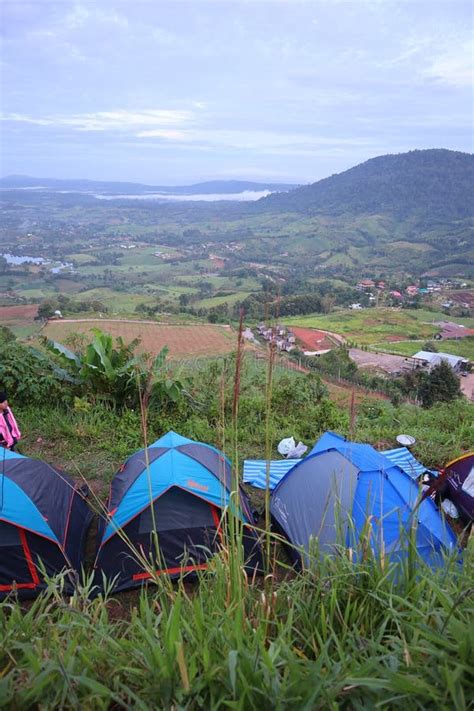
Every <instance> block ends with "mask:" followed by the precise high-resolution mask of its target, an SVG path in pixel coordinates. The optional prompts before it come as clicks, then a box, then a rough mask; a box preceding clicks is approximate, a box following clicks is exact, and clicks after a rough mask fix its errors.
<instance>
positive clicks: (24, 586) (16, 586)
mask: <svg viewBox="0 0 474 711" xmlns="http://www.w3.org/2000/svg"><path fill="white" fill-rule="evenodd" d="M18 532H19V534H20V540H21V545H22V546H23V553H24V554H25V558H26V563H27V565H28V570H29V572H30V575H31V577H32V579H33V582H32V583H17V582H13V583H12V584H11V585H0V592H11V591H12V590H34V589H35V588H36V586H37V585H39V582H40V579H39V577H38V572H37V570H36V566H35V564H34V562H33V557H32V555H31V551H30V547H29V545H28V541H27V538H26V533H25V531H24V530H23V528H19V529H18Z"/></svg>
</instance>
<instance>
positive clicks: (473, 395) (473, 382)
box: [460, 373, 474, 402]
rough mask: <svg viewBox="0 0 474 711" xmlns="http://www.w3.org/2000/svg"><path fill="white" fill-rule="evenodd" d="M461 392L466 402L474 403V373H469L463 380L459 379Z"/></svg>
mask: <svg viewBox="0 0 474 711" xmlns="http://www.w3.org/2000/svg"><path fill="white" fill-rule="evenodd" d="M460 381H461V391H462V393H463V394H464V395H465V396H466V397H467V399H468V400H471V401H472V402H474V373H469V374H468V375H466V377H464V378H460Z"/></svg>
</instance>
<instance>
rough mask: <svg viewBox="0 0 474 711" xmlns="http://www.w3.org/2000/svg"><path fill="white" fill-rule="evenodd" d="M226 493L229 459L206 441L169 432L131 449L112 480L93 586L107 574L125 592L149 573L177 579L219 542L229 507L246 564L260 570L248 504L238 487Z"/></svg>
mask: <svg viewBox="0 0 474 711" xmlns="http://www.w3.org/2000/svg"><path fill="white" fill-rule="evenodd" d="M231 492H232V473H231V464H230V462H229V460H228V459H227V458H226V457H225V456H224V455H223V454H222V453H221V452H219V450H217V449H215V448H214V447H212V446H210V445H208V444H203V443H201V442H194V441H193V440H190V439H187V438H186V437H182V436H181V435H179V434H176V433H175V432H168V434H166V435H164V436H163V437H161V439H159V440H157V441H156V442H154V444H152V445H150V446H149V447H148V448H147V449H146V450H145V449H142V450H140V451H138V452H136V453H135V454H133V455H132V456H131V457H130V458H129V459H128V460H127V461H126V462H125V464H124V465H123V466H122V468H121V469H120V470H119V472H118V473H117V474H116V476H115V477H114V479H113V481H112V484H111V489H110V495H109V499H108V504H107V517H106V519H105V520H104V521H103V522H102V524H101V526H100V530H99V549H98V554H97V558H96V563H95V569H96V579H97V583H98V585H99V586H100V585H101V584H102V580H103V577H104V576H105V578H106V579H107V580H109V581H115V582H114V590H115V591H117V590H124V589H126V588H131V587H136V586H137V585H141V584H142V583H143V582H144V581H147V580H149V579H150V578H151V577H152V575H151V573H150V570H154V571H155V573H156V574H166V575H169V576H170V577H171V578H176V577H180V576H181V575H183V573H186V574H190V575H192V574H193V573H195V571H196V570H204V569H206V568H207V567H208V561H209V558H210V557H211V556H212V555H214V554H215V553H216V551H217V550H219V548H220V546H221V545H222V542H223V526H225V522H226V512H228V511H229V509H230V510H233V511H234V513H235V514H236V515H237V516H238V517H239V519H240V520H241V522H242V525H243V531H244V535H243V545H244V559H245V565H246V568H247V570H249V571H255V570H259V569H260V567H261V555H260V546H259V542H258V537H257V535H256V534H255V532H254V530H253V529H252V526H253V524H254V519H253V515H252V511H251V509H250V506H249V502H248V500H247V497H246V495H245V492H244V491H243V490H242V489H240V488H239V491H238V492H236V494H234V495H231ZM157 548H158V550H157ZM144 561H146V563H147V564H146V565H144ZM148 564H149V565H148ZM150 566H152V568H151V567H150Z"/></svg>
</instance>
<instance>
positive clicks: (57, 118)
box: [0, 109, 195, 138]
mask: <svg viewBox="0 0 474 711" xmlns="http://www.w3.org/2000/svg"><path fill="white" fill-rule="evenodd" d="M194 115H195V114H194V112H193V111H189V110H183V109H151V110H146V111H129V110H126V109H119V110H116V111H95V112H93V113H80V114H72V115H70V116H64V115H50V116H29V115H27V114H18V113H11V114H5V115H3V116H1V117H0V118H1V120H2V121H11V122H17V123H28V124H34V125H37V126H56V127H58V128H71V129H73V130H77V131H137V130H138V129H140V128H145V127H147V128H148V129H150V130H155V131H158V132H159V131H163V132H164V133H166V130H165V128H164V127H177V126H182V125H185V124H187V123H189V122H190V121H192V120H193V118H194ZM168 132H169V136H170V138H172V137H173V131H168ZM163 137H164V136H163Z"/></svg>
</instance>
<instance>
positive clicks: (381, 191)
mask: <svg viewBox="0 0 474 711" xmlns="http://www.w3.org/2000/svg"><path fill="white" fill-rule="evenodd" d="M258 207H259V209H261V210H262V211H271V212H275V211H282V212H302V213H305V214H312V215H317V214H321V215H334V216H337V215H361V214H372V215H373V214H378V215H382V214H386V215H390V216H391V217H395V218H398V219H404V218H407V217H410V216H413V217H423V216H426V217H427V218H428V220H429V221H432V220H433V219H434V220H440V219H441V220H455V219H462V218H466V217H469V216H470V215H472V214H473V213H474V155H472V154H469V153H461V152H459V151H448V150H444V149H431V150H416V151H410V152H409V153H401V154H398V155H384V156H379V157H377V158H372V159H371V160H368V161H366V162H365V163H361V164H360V165H357V166H355V167H354V168H350V169H349V170H346V171H345V172H344V173H339V174H337V175H332V176H331V177H329V178H325V179H324V180H320V181H318V182H317V183H313V184H311V185H306V186H304V187H301V188H297V189H296V190H292V191H291V192H289V193H285V194H276V195H270V196H269V197H267V198H263V199H262V200H260V201H259V203H258Z"/></svg>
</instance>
